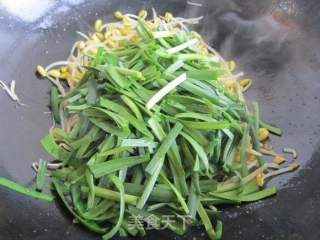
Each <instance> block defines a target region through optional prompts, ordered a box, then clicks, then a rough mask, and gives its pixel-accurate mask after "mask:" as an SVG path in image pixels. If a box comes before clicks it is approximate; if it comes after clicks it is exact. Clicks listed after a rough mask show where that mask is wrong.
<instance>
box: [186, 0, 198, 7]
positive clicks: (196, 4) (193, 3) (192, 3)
mask: <svg viewBox="0 0 320 240" xmlns="http://www.w3.org/2000/svg"><path fill="white" fill-rule="evenodd" d="M187 4H189V5H192V6H196V7H202V3H196V2H190V1H187Z"/></svg>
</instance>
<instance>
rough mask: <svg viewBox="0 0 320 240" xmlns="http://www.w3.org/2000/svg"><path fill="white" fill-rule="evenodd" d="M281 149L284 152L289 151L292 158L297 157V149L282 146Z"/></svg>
mask: <svg viewBox="0 0 320 240" xmlns="http://www.w3.org/2000/svg"><path fill="white" fill-rule="evenodd" d="M282 151H283V152H284V153H290V154H292V157H293V158H294V159H296V158H297V157H298V153H297V151H296V150H295V149H293V148H284V149H283V150H282Z"/></svg>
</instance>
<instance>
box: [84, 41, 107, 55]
mask: <svg viewBox="0 0 320 240" xmlns="http://www.w3.org/2000/svg"><path fill="white" fill-rule="evenodd" d="M98 47H103V48H104V49H106V50H107V51H109V48H107V46H106V45H105V44H103V43H92V44H90V45H88V46H87V47H85V48H84V49H83V53H84V54H86V53H87V52H88V51H89V50H91V49H93V48H98Z"/></svg>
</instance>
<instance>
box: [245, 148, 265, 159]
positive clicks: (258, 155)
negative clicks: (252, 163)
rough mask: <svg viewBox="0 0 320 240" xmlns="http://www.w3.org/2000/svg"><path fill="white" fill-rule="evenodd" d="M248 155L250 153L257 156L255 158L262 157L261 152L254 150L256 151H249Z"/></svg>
mask: <svg viewBox="0 0 320 240" xmlns="http://www.w3.org/2000/svg"><path fill="white" fill-rule="evenodd" d="M247 153H250V154H252V155H255V156H257V157H262V154H261V153H259V152H257V151H256V150H254V149H247Z"/></svg>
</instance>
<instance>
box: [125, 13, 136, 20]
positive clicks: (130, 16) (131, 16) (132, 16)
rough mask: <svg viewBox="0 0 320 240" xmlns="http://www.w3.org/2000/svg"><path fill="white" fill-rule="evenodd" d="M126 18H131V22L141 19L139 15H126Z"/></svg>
mask: <svg viewBox="0 0 320 240" xmlns="http://www.w3.org/2000/svg"><path fill="white" fill-rule="evenodd" d="M124 16H126V17H129V20H131V21H134V20H133V19H131V18H134V19H139V17H138V16H137V15H134V14H131V13H127V14H124Z"/></svg>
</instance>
